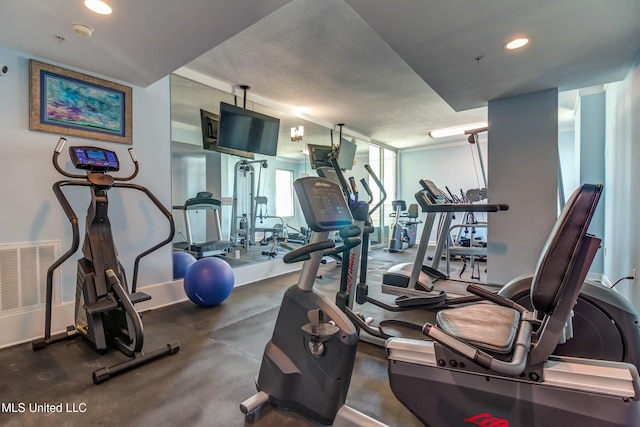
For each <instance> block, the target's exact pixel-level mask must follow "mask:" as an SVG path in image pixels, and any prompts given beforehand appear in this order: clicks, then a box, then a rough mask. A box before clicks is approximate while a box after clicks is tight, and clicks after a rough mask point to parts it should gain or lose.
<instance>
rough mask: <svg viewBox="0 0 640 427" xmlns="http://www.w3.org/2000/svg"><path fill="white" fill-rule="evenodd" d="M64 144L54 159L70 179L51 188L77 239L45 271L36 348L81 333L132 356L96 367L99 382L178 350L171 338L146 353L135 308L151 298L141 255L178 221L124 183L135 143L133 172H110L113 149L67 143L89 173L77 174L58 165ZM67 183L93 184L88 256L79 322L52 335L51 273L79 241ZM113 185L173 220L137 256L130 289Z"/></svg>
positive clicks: (80, 277)
mask: <svg viewBox="0 0 640 427" xmlns="http://www.w3.org/2000/svg"><path fill="white" fill-rule="evenodd" d="M65 143H66V139H65V138H60V140H59V142H58V144H57V146H56V148H55V150H54V154H53V159H52V161H53V166H54V167H55V168H56V170H57V171H58V172H60V173H61V174H62V175H64V176H66V177H68V178H72V179H68V180H63V181H58V182H56V183H55V184H54V185H53V192H54V194H55V195H56V198H57V199H58V202H60V205H61V206H62V209H63V210H64V212H65V214H66V215H67V218H68V219H69V221H70V222H71V227H72V231H73V239H72V245H71V248H69V250H68V251H67V252H65V253H64V254H63V255H62V256H61V257H60V258H59V259H58V260H56V261H55V262H54V263H53V264H52V265H51V266H50V267H49V269H48V270H47V295H46V307H45V329H44V337H42V338H39V339H36V340H35V341H33V342H32V348H33V350H40V349H43V348H44V347H46V346H47V345H49V344H53V343H56V342H60V341H63V340H68V339H71V338H75V337H77V336H82V337H83V338H85V339H86V340H87V341H88V342H89V343H90V344H91V346H92V347H93V348H94V349H95V350H96V351H98V352H100V353H103V352H105V351H106V350H107V349H108V348H109V347H111V348H115V349H117V350H119V351H120V352H122V353H123V354H125V355H126V356H128V357H129V360H126V361H124V362H121V363H118V364H115V365H113V366H109V367H103V368H100V369H98V370H96V371H94V372H93V382H94V383H95V384H99V383H101V382H104V381H106V380H108V379H109V378H111V377H113V376H116V375H118V374H120V373H123V372H125V371H128V370H130V369H133V368H135V367H138V366H140V365H143V364H146V363H149V362H151V361H153V360H156V359H158V358H160V357H163V356H167V355H172V354H175V353H177V352H178V351H179V350H180V344H179V343H178V342H173V343H170V344H167V345H166V346H164V347H163V348H161V349H158V350H155V351H152V352H148V353H144V352H143V344H144V331H143V326H142V320H141V318H140V314H139V313H138V312H137V311H136V309H135V307H134V304H136V303H140V302H142V301H147V300H150V299H151V296H149V295H148V294H145V293H144V292H137V291H136V284H137V280H138V267H139V263H140V259H141V258H142V257H144V256H147V255H149V254H150V253H152V252H154V251H156V250H157V249H159V248H161V247H162V246H164V245H166V244H168V243H170V242H171V240H172V239H173V236H174V233H175V226H174V222H173V217H172V215H171V213H170V212H169V211H168V210H167V209H165V207H164V206H163V205H162V203H160V201H159V200H158V199H157V198H156V197H155V196H154V195H153V194H152V193H151V192H150V191H149V190H148V189H147V188H145V187H143V186H141V185H136V184H130V183H124V182H122V181H130V180H132V179H133V178H135V177H136V175H137V174H138V160H137V158H136V156H135V153H134V152H133V149H132V148H130V149H129V155H130V156H131V160H132V162H133V164H134V167H135V169H134V171H133V173H132V174H131V175H130V176H128V177H115V176H113V175H111V174H110V173H109V172H112V171H118V170H119V169H120V163H119V161H118V157H117V155H116V153H115V152H113V151H110V150H105V149H103V148H97V147H82V146H72V147H69V155H70V158H71V161H72V163H73V165H74V167H75V168H76V169H80V170H85V171H87V173H86V174H74V173H69V172H67V171H65V170H64V169H63V168H62V167H61V166H60V164H59V160H58V157H59V155H60V153H61V152H62V149H63V148H64V145H65ZM66 186H78V187H89V189H90V190H91V203H90V205H89V208H88V210H87V217H86V231H85V238H84V244H83V246H82V253H83V255H84V257H83V258H81V259H79V260H78V274H77V285H76V299H75V323H74V325H73V326H69V327H68V328H67V331H66V332H62V333H59V334H56V335H52V334H51V312H52V303H53V273H54V272H55V270H56V269H57V268H59V267H60V266H61V265H62V264H63V263H64V262H65V261H66V260H68V259H69V258H70V257H71V256H72V255H73V254H74V253H75V252H76V251H77V250H78V247H79V245H80V231H79V226H78V217H77V216H76V214H75V212H74V211H73V208H72V207H71V204H70V203H69V201H68V200H67V198H66V197H65V195H64V192H63V191H62V187H66ZM111 188H128V189H133V190H137V191H141V192H143V193H144V194H146V195H147V197H148V198H149V199H150V200H151V201H152V202H153V204H154V205H155V206H156V207H157V208H158V209H159V210H160V211H161V212H162V214H163V215H164V216H165V217H166V218H167V220H168V222H169V236H168V237H167V238H166V239H164V240H163V241H161V242H160V243H158V244H156V245H154V246H152V247H151V248H149V249H147V250H146V251H144V252H142V253H141V254H139V255H138V256H137V257H136V259H135V262H134V270H133V282H132V286H131V292H129V289H128V285H127V279H126V275H125V270H124V268H123V266H122V264H121V263H120V261H119V260H118V258H117V251H116V247H115V243H114V241H113V236H112V233H111V224H110V222H109V217H108V207H109V199H108V195H107V194H108V191H109V190H110V189H111Z"/></svg>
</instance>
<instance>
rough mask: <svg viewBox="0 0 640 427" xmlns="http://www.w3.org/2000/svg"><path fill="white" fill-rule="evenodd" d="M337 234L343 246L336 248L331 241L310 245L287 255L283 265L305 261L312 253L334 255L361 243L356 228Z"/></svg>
mask: <svg viewBox="0 0 640 427" xmlns="http://www.w3.org/2000/svg"><path fill="white" fill-rule="evenodd" d="M339 234H340V237H342V239H343V240H342V241H343V244H342V245H340V246H338V247H337V248H336V243H335V242H334V241H332V240H327V241H324V242H317V243H311V244H308V245H305V246H302V247H300V248H298V249H295V250H293V251H291V252H289V253H287V254H286V255H285V256H284V257H283V258H282V260H283V261H284V262H285V264H293V263H294V262H300V261H306V260H308V259H309V258H310V255H311V254H312V253H313V252H317V251H323V254H322V256H330V255H336V254H339V253H341V252H345V251H347V250H349V249H351V248H354V247H356V246H358V245H359V244H360V243H361V239H360V238H359V237H358V236H359V235H360V229H359V228H358V227H349V228H344V229H342V230H340V232H339Z"/></svg>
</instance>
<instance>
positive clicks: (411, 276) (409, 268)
mask: <svg viewBox="0 0 640 427" xmlns="http://www.w3.org/2000/svg"><path fill="white" fill-rule="evenodd" d="M420 186H421V187H422V190H421V191H419V192H417V193H416V195H415V197H416V201H417V202H418V205H420V208H421V209H422V212H426V213H427V217H426V219H425V223H424V227H423V229H422V234H421V236H420V243H419V245H418V250H417V252H416V259H415V260H414V262H407V263H402V264H397V265H394V266H392V267H391V268H389V269H388V270H387V271H386V272H385V273H384V274H383V275H382V283H383V285H382V291H383V292H384V293H389V294H398V295H404V294H407V293H412V292H411V290H413V289H415V290H417V291H419V292H423V291H427V292H431V291H432V290H433V286H434V282H435V281H436V280H438V279H445V280H446V279H448V278H449V276H448V273H443V272H442V271H440V270H439V269H438V267H439V265H440V259H441V258H442V254H443V252H444V251H445V249H446V246H447V242H448V239H449V238H450V237H449V229H450V228H451V222H452V220H453V217H454V215H455V214H456V213H467V212H498V211H501V210H507V209H509V206H508V205H504V204H491V203H487V204H472V203H452V201H451V199H449V197H448V196H447V195H446V194H445V193H444V192H443V191H442V190H440V189H439V188H438V187H437V186H436V185H435V184H434V183H433V182H432V181H430V180H428V179H422V180H420ZM438 214H442V215H443V217H442V221H441V224H440V232H439V235H438V238H437V240H436V250H435V253H434V255H433V258H432V261H431V265H426V264H425V263H424V261H425V257H426V253H427V248H428V246H429V238H430V237H431V232H432V231H433V226H434V224H435V220H436V216H437V215H438ZM464 249H465V250H467V251H475V252H478V251H484V253H485V254H486V248H480V247H471V248H464ZM475 252H474V254H475V255H481V253H479V252H478V253H475ZM402 288H405V289H402Z"/></svg>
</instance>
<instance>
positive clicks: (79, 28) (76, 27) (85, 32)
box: [71, 22, 93, 37]
mask: <svg viewBox="0 0 640 427" xmlns="http://www.w3.org/2000/svg"><path fill="white" fill-rule="evenodd" d="M71 28H73V31H75V32H76V34H80V35H81V36H82V37H91V34H93V28H91V27H90V26H88V25H84V24H79V23H77V22H76V23H74V24H73V25H71Z"/></svg>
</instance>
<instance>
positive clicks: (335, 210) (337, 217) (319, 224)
mask: <svg viewBox="0 0 640 427" xmlns="http://www.w3.org/2000/svg"><path fill="white" fill-rule="evenodd" d="M293 188H295V190H296V194H297V195H298V200H299V201H300V207H301V208H302V213H303V214H304V217H305V219H306V221H307V224H308V225H309V228H310V229H311V230H313V231H316V232H319V231H334V230H340V229H342V228H345V227H349V226H351V225H352V224H353V218H352V217H351V212H349V207H348V206H347V202H346V201H345V200H344V196H343V195H342V188H341V187H340V186H339V185H338V184H336V183H335V182H333V181H330V180H328V179H325V178H316V177H311V176H309V177H304V178H300V179H297V180H296V181H295V182H294V183H293Z"/></svg>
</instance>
